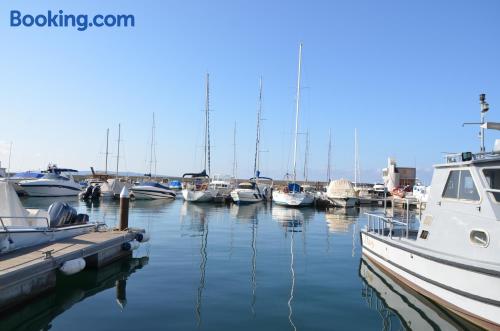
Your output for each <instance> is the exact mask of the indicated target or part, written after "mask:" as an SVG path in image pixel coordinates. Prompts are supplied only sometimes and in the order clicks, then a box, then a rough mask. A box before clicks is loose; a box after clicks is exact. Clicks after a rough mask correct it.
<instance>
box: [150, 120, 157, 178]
mask: <svg viewBox="0 0 500 331" xmlns="http://www.w3.org/2000/svg"><path fill="white" fill-rule="evenodd" d="M154 143H155V113H153V125H152V126H151V147H150V154H149V156H150V158H149V177H150V178H152V177H153V149H154V147H153V146H154ZM154 152H155V154H156V150H155V151H154ZM154 159H155V160H154V163H155V174H156V155H155V156H154Z"/></svg>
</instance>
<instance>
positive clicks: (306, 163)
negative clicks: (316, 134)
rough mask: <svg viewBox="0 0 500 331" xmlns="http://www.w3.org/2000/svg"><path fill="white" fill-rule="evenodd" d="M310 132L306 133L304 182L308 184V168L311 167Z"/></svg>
mask: <svg viewBox="0 0 500 331" xmlns="http://www.w3.org/2000/svg"><path fill="white" fill-rule="evenodd" d="M308 163H309V130H307V133H306V150H305V155H304V180H305V182H306V183H307V175H308V174H307V170H308V169H307V167H308V166H309V164H308Z"/></svg>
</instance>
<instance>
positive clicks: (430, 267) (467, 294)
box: [361, 231, 500, 329]
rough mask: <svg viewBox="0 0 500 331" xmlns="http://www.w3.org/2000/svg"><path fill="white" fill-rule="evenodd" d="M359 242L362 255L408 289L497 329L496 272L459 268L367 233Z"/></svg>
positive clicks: (499, 294)
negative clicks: (408, 287)
mask: <svg viewBox="0 0 500 331" xmlns="http://www.w3.org/2000/svg"><path fill="white" fill-rule="evenodd" d="M361 239H362V247H363V254H364V255H365V256H366V257H367V258H369V259H370V260H371V261H373V262H374V263H376V264H377V265H378V266H380V267H381V268H383V269H385V270H386V271H387V272H389V273H391V274H392V275H393V276H395V277H397V278H398V279H400V280H401V281H402V282H404V283H405V284H407V285H408V286H410V287H412V288H413V289H415V290H416V291H418V292H420V293H422V294H423V295H425V296H427V297H429V298H431V299H432V300H434V301H436V302H438V303H439V304H441V305H443V306H444V307H446V308H447V309H449V310H451V311H453V312H455V313H457V314H458V315H460V316H461V317H463V318H465V319H467V320H469V321H471V322H473V323H475V324H478V325H481V326H482V327H485V328H487V329H491V328H500V274H499V273H498V271H497V272H495V271H493V272H490V271H485V270H486V269H482V270H480V269H479V268H477V267H476V268H474V267H472V266H466V265H463V264H462V265H460V264H457V263H456V262H453V261H450V260H446V259H443V258H442V257H437V256H434V255H431V254H432V251H429V252H427V254H425V253H423V252H422V251H420V250H418V249H417V250H415V249H414V248H412V245H410V244H407V243H406V242H407V240H405V239H398V240H391V239H389V238H388V237H382V236H379V235H377V234H373V233H367V232H366V231H362V232H361ZM492 273H493V274H492ZM451 275H453V276H451Z"/></svg>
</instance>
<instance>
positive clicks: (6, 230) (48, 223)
mask: <svg viewBox="0 0 500 331" xmlns="http://www.w3.org/2000/svg"><path fill="white" fill-rule="evenodd" d="M4 219H32V220H45V222H46V223H47V229H49V228H50V222H49V218H48V217H45V216H0V225H1V226H2V229H3V230H4V231H5V232H9V228H8V227H7V226H6V225H5V223H4V221H3V220H4Z"/></svg>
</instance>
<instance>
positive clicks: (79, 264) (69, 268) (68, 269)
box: [59, 258, 86, 275]
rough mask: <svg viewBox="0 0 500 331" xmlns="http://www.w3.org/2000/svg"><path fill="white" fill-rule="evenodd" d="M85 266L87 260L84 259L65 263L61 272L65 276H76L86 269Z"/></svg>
mask: <svg viewBox="0 0 500 331" xmlns="http://www.w3.org/2000/svg"><path fill="white" fill-rule="evenodd" d="M85 265H86V263H85V260H84V259H83V258H78V259H74V260H69V261H66V262H64V263H63V264H62V266H61V267H60V268H59V270H61V272H62V273H63V274H65V275H74V274H76V273H78V272H80V271H82V270H83V269H85Z"/></svg>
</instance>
